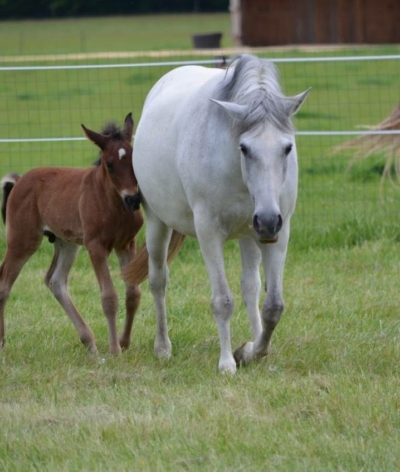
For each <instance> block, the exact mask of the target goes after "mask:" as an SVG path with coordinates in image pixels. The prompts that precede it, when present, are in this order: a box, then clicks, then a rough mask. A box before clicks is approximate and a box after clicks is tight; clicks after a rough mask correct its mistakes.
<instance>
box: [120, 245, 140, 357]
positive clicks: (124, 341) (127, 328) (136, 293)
mask: <svg viewBox="0 0 400 472" xmlns="http://www.w3.org/2000/svg"><path fill="white" fill-rule="evenodd" d="M115 252H116V253H117V256H118V260H119V265H120V267H121V270H122V269H123V268H124V267H125V266H126V265H127V264H128V263H129V262H130V261H131V260H132V259H133V258H134V256H135V253H136V243H135V242H134V241H132V243H131V244H130V245H129V246H128V247H127V248H126V249H125V250H122V249H120V250H116V251H115ZM140 296H141V291H140V288H139V285H129V284H125V308H126V316H125V325H124V329H123V331H122V334H121V336H120V338H119V344H120V346H121V348H122V349H128V347H129V345H130V343H131V331H132V323H133V319H134V317H135V313H136V310H137V309H138V306H139V303H140Z"/></svg>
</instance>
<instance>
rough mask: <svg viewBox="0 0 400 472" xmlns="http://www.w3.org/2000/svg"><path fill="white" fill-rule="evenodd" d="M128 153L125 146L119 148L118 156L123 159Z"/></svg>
mask: <svg viewBox="0 0 400 472" xmlns="http://www.w3.org/2000/svg"><path fill="white" fill-rule="evenodd" d="M125 155H126V151H125V149H124V148H121V149H118V156H119V158H120V159H122V158H123V157H124V156H125Z"/></svg>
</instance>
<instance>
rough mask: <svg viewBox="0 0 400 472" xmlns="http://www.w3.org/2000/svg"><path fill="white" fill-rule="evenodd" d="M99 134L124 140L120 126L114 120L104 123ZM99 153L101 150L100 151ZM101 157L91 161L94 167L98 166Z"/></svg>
mask: <svg viewBox="0 0 400 472" xmlns="http://www.w3.org/2000/svg"><path fill="white" fill-rule="evenodd" d="M100 134H104V135H106V136H110V137H111V138H112V139H114V140H116V141H125V137H124V134H123V132H122V129H121V127H120V126H119V125H118V124H117V122H115V121H109V122H108V123H106V124H105V125H104V126H103V128H102V129H101V131H100ZM100 154H101V151H100ZM100 164H101V159H100V157H99V158H98V159H96V160H95V161H94V162H93V165H94V167H100Z"/></svg>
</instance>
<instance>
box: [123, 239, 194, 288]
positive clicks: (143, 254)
mask: <svg viewBox="0 0 400 472" xmlns="http://www.w3.org/2000/svg"><path fill="white" fill-rule="evenodd" d="M184 240H185V235H183V234H181V233H178V232H177V231H175V230H174V231H172V236H171V241H170V243H169V248H168V255H167V263H168V264H169V263H170V262H171V261H172V259H173V258H174V257H175V256H176V255H177V254H178V252H179V250H180V248H181V247H182V244H183V241H184ZM148 276H149V253H148V252H147V247H146V243H145V244H143V246H142V247H141V248H140V249H139V252H138V253H137V254H136V256H135V257H134V259H133V261H132V262H130V263H129V264H128V265H127V266H126V267H125V268H124V269H123V271H122V277H123V279H124V280H125V282H128V283H129V284H132V285H133V284H141V283H142V282H144V281H145V280H146V279H147V277H148Z"/></svg>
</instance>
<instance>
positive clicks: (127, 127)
mask: <svg viewBox="0 0 400 472" xmlns="http://www.w3.org/2000/svg"><path fill="white" fill-rule="evenodd" d="M133 126H134V124H133V119H132V113H128V114H127V115H126V118H125V124H124V130H123V132H122V133H123V135H124V138H125V139H126V140H127V141H128V142H129V143H130V142H131V141H132V136H133Z"/></svg>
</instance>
